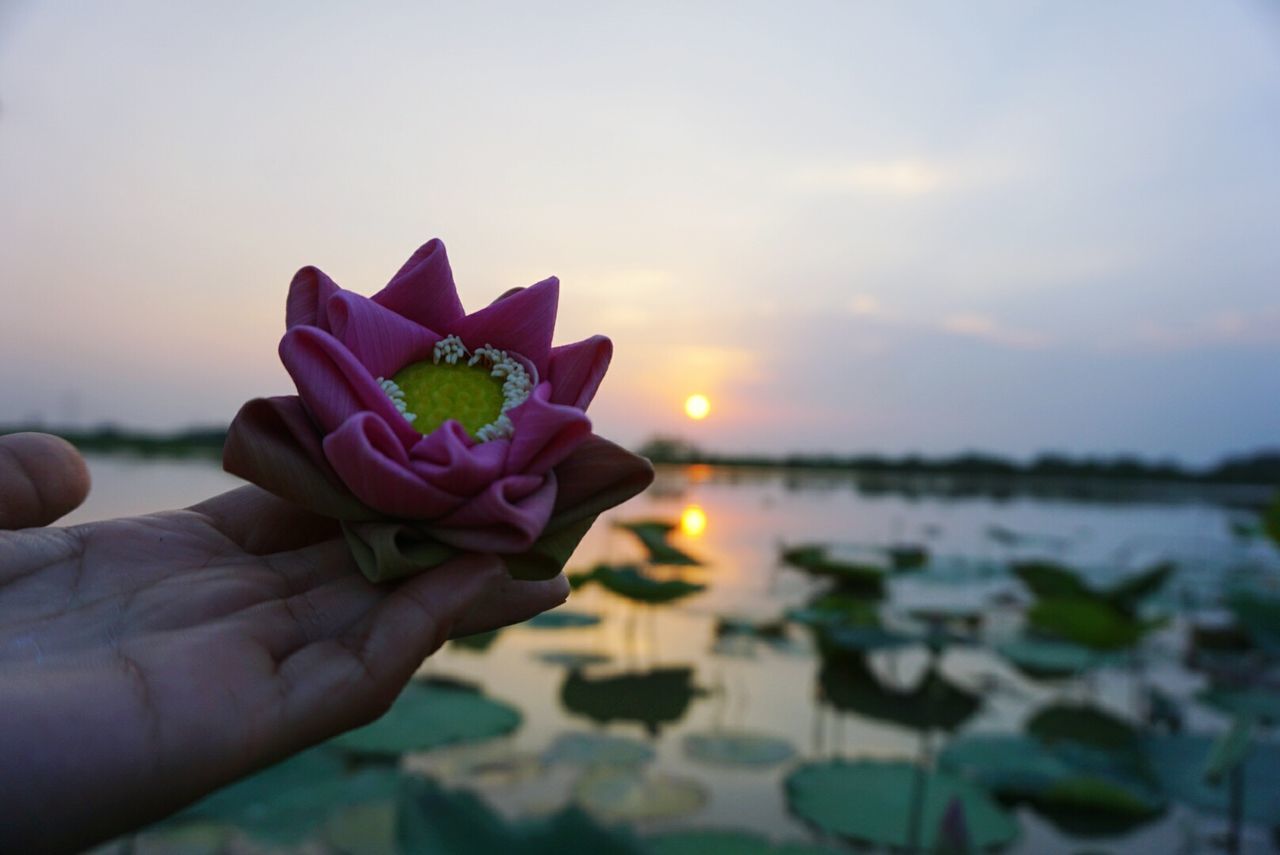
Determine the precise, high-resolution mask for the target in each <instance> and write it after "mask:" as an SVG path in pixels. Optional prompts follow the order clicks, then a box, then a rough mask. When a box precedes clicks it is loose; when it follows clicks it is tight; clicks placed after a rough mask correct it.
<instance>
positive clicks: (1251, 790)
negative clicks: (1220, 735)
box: [1142, 733, 1280, 826]
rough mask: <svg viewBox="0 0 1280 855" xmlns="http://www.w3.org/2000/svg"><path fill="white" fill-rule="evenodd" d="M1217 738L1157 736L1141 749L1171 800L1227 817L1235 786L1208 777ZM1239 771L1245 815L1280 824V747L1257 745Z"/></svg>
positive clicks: (1178, 735)
mask: <svg viewBox="0 0 1280 855" xmlns="http://www.w3.org/2000/svg"><path fill="white" fill-rule="evenodd" d="M1214 742H1215V740H1214V738H1213V737H1211V736H1206V735H1203V734H1185V733H1177V734H1167V735H1152V736H1146V737H1143V739H1142V747H1143V749H1144V751H1145V753H1146V757H1147V760H1148V762H1149V763H1150V765H1151V768H1152V769H1153V770H1154V771H1155V773H1156V775H1157V776H1158V777H1159V779H1160V783H1161V784H1162V785H1163V787H1164V790H1165V792H1166V793H1168V794H1169V796H1170V797H1171V798H1173V799H1176V800H1177V801H1180V802H1184V803H1186V804H1189V805H1191V806H1192V807H1196V808H1199V809H1200V810H1205V811H1211V812H1213V813H1217V814H1223V815H1225V814H1227V813H1228V809H1229V805H1230V797H1229V791H1230V786H1229V784H1228V782H1226V781H1219V782H1217V783H1213V782H1210V781H1209V780H1208V778H1207V777H1206V776H1205V771H1206V768H1207V766H1208V762H1209V757H1210V755H1211V754H1212V752H1213V746H1214ZM1240 768H1241V769H1242V770H1243V772H1242V774H1243V775H1244V781H1243V784H1244V785H1243V787H1242V793H1243V796H1244V799H1243V814H1244V817H1245V819H1246V820H1247V821H1249V822H1256V823H1259V824H1262V825H1269V826H1275V825H1280V798H1276V794H1277V793H1280V745H1276V744H1275V743H1270V742H1262V741H1255V742H1254V743H1253V744H1252V745H1250V746H1249V750H1248V752H1247V753H1246V754H1245V756H1244V758H1243V761H1242V763H1241V766H1240Z"/></svg>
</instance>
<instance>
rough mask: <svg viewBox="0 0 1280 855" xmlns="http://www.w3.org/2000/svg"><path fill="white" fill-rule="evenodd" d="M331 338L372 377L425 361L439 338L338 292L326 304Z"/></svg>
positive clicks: (363, 299) (355, 296) (366, 301)
mask: <svg viewBox="0 0 1280 855" xmlns="http://www.w3.org/2000/svg"><path fill="white" fill-rule="evenodd" d="M328 309H329V327H330V329H331V331H332V332H333V335H334V337H335V338H337V339H338V341H340V342H342V343H343V344H344V345H346V346H347V349H348V350H350V351H351V353H352V355H353V356H355V358H356V359H358V360H360V362H361V363H363V364H364V367H365V368H367V369H369V373H370V374H372V375H373V376H374V377H390V376H391V375H393V374H395V373H396V372H397V371H399V370H400V369H401V368H403V367H404V366H406V365H408V364H409V363H411V362H417V361H419V360H422V359H428V358H430V356H431V348H432V345H434V344H435V343H436V342H437V341H439V340H440V338H441V337H440V336H438V335H436V334H435V333H433V332H432V331H431V330H429V329H427V328H426V327H424V326H421V325H420V324H417V323H414V322H413V321H411V320H408V319H407V318H405V317H403V316H401V315H397V314H396V313H395V312H393V311H391V310H390V309H388V308H386V307H384V306H380V305H378V304H377V303H375V302H373V301H372V300H370V299H368V298H366V297H362V296H360V295H359V294H353V293H351V292H350V291H342V292H339V293H338V294H335V295H334V296H333V299H331V300H330V301H329V306H328Z"/></svg>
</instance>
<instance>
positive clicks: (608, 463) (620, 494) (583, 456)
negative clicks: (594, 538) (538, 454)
mask: <svg viewBox="0 0 1280 855" xmlns="http://www.w3.org/2000/svg"><path fill="white" fill-rule="evenodd" d="M555 473H556V483H557V485H558V487H557V490H556V506H555V510H554V511H553V513H552V517H551V522H550V523H549V524H548V526H547V528H548V530H551V529H554V528H557V527H559V526H561V525H565V524H567V523H568V522H570V521H574V520H580V519H584V518H587V517H594V516H595V515H597V514H599V513H601V512H602V511H605V510H607V509H609V508H612V507H614V506H616V505H620V504H622V503H623V502H625V501H627V499H630V498H632V497H633V496H637V495H639V494H640V493H642V492H644V490H645V488H646V487H648V486H649V485H650V484H651V483H653V464H652V463H650V462H649V461H648V460H646V459H645V458H643V457H641V456H640V455H638V454H632V453H631V452H630V451H627V450H626V449H625V448H623V447H622V446H620V445H617V444H615V443H612V442H610V441H609V440H607V439H605V438H604V437H600V436H596V435H595V434H591V435H590V436H588V437H587V438H586V439H585V440H583V441H582V443H581V444H580V445H579V446H578V447H577V448H576V449H574V451H573V454H570V455H569V456H568V457H567V458H566V459H565V460H564V462H562V463H561V464H560V465H559V466H557V467H556V468H555Z"/></svg>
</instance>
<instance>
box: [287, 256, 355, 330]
mask: <svg viewBox="0 0 1280 855" xmlns="http://www.w3.org/2000/svg"><path fill="white" fill-rule="evenodd" d="M341 290H342V289H341V288H339V287H338V286H337V284H336V283H335V282H334V281H333V280H332V279H330V278H329V277H328V276H326V275H325V274H324V272H323V271H321V270H320V269H319V268H317V267H304V268H302V269H301V270H299V271H298V272H297V273H295V274H294V275H293V281H292V282H290V283H289V297H288V299H286V300H285V305H284V325H285V329H293V328H294V327H296V326H299V325H301V324H306V325H307V326H312V327H319V328H320V329H322V330H326V331H327V330H328V329H329V320H328V315H327V313H326V311H325V306H326V304H327V303H328V302H329V298H330V297H332V296H333V295H334V294H337V293H338V292H340V291H341Z"/></svg>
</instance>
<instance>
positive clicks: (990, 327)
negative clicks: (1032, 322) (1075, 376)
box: [938, 312, 1049, 350]
mask: <svg viewBox="0 0 1280 855" xmlns="http://www.w3.org/2000/svg"><path fill="white" fill-rule="evenodd" d="M938 326H939V328H940V329H942V330H944V331H945V332H949V333H952V334H954V335H959V336H966V337H968V338H976V339H981V340H983V341H989V342H992V343H994V344H1000V345H1004V346H1005V347H1013V348H1018V349H1019V350H1035V349H1038V348H1042V347H1044V346H1045V345H1047V344H1048V343H1049V338H1048V336H1046V335H1044V334H1043V333H1039V332H1035V331H1034V330H1023V329H1015V328H1012V327H1006V326H1002V325H1001V324H1000V323H998V322H997V321H996V320H995V319H994V318H992V317H990V316H988V315H983V314H979V313H978V312H958V313H956V314H953V315H948V316H947V317H945V318H943V319H942V322H941V323H940V324H939V325H938Z"/></svg>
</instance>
